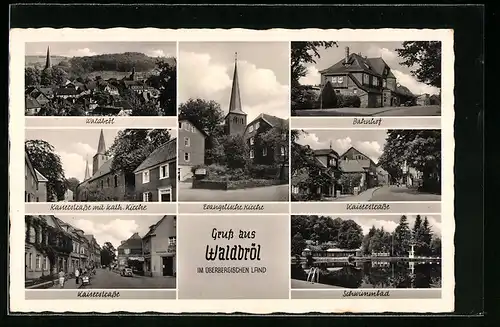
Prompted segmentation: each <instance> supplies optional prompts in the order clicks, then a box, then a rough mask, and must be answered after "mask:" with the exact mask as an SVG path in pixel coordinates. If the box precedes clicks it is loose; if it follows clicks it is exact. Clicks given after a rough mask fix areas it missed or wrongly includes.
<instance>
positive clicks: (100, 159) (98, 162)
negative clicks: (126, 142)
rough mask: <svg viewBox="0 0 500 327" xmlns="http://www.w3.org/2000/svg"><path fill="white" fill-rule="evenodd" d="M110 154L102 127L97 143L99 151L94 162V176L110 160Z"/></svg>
mask: <svg viewBox="0 0 500 327" xmlns="http://www.w3.org/2000/svg"><path fill="white" fill-rule="evenodd" d="M108 159H109V158H108V156H107V155H106V144H105V143H104V133H103V131H102V129H101V135H100V136H99V144H98V145H97V153H96V154H95V155H94V161H93V164H92V176H93V175H95V173H96V172H97V171H98V170H99V168H101V166H102V164H103V163H105V162H106V161H108Z"/></svg>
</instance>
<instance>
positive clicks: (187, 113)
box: [179, 99, 224, 135]
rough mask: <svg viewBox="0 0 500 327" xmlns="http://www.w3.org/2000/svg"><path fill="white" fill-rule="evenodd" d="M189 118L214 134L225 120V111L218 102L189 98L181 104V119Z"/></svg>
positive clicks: (208, 132)
mask: <svg viewBox="0 0 500 327" xmlns="http://www.w3.org/2000/svg"><path fill="white" fill-rule="evenodd" d="M182 119H187V120H189V121H191V122H192V123H193V124H195V125H196V126H197V127H198V128H201V129H202V130H203V131H205V132H206V133H207V134H208V135H213V134H214V132H216V131H217V126H219V125H220V124H221V123H222V122H223V121H224V113H223V112H222V109H221V107H220V104H218V103H217V102H215V101H213V100H210V101H207V100H203V99H196V100H195V99H189V100H188V101H187V102H184V103H182V104H181V105H180V106H179V120H182Z"/></svg>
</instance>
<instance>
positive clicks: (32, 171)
mask: <svg viewBox="0 0 500 327" xmlns="http://www.w3.org/2000/svg"><path fill="white" fill-rule="evenodd" d="M24 160H25V161H26V163H27V164H28V168H29V169H30V171H31V175H32V176H33V177H35V178H36V179H38V178H37V177H38V176H37V174H36V170H35V168H34V167H33V164H32V163H31V159H30V157H29V155H28V152H27V151H26V150H25V151H24Z"/></svg>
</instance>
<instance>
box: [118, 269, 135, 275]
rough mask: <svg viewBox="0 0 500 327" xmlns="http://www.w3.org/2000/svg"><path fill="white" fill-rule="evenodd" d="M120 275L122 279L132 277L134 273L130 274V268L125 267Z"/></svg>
mask: <svg viewBox="0 0 500 327" xmlns="http://www.w3.org/2000/svg"><path fill="white" fill-rule="evenodd" d="M120 275H122V276H124V277H134V273H133V272H132V268H130V267H125V268H123V269H122V270H121V272H120Z"/></svg>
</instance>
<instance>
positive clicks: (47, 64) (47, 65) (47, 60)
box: [45, 47, 52, 69]
mask: <svg viewBox="0 0 500 327" xmlns="http://www.w3.org/2000/svg"><path fill="white" fill-rule="evenodd" d="M50 67H52V62H51V61H50V48H49V47H47V58H46V59H45V69H49V68H50Z"/></svg>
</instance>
